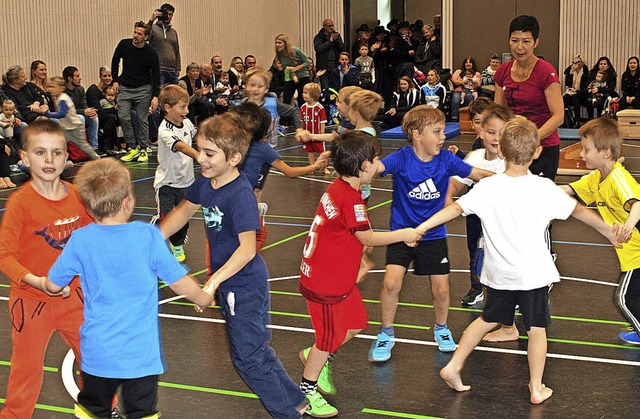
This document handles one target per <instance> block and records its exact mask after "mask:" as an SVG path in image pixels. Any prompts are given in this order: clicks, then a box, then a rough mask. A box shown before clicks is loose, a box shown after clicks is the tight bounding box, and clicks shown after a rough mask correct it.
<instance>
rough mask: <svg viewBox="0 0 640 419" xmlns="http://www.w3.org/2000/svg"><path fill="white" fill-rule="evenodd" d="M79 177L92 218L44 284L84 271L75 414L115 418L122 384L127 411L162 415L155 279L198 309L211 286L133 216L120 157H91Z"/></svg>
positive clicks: (58, 283)
mask: <svg viewBox="0 0 640 419" xmlns="http://www.w3.org/2000/svg"><path fill="white" fill-rule="evenodd" d="M75 182H76V186H77V188H78V193H79V194H80V198H81V199H82V201H83V203H84V204H85V206H86V208H87V210H88V211H89V213H90V214H91V215H92V216H93V217H94V219H95V223H94V224H91V225H89V226H87V227H84V228H81V229H79V230H77V231H75V232H74V234H73V236H72V237H71V239H70V240H69V241H68V242H67V244H66V246H65V248H64V250H63V252H62V254H61V255H60V257H58V260H56V262H55V263H54V264H53V266H52V267H51V269H50V270H49V275H48V277H49V278H48V280H47V289H48V290H49V291H50V292H53V293H55V292H60V291H61V290H62V289H63V287H65V286H67V284H69V282H70V281H71V280H72V279H73V278H74V277H76V276H80V282H81V283H82V289H83V290H84V294H85V297H86V298H85V312H84V314H85V316H84V322H83V323H82V327H81V329H80V335H81V337H82V343H81V347H80V350H81V353H82V363H81V365H80V367H81V370H82V381H83V383H84V387H83V389H82V391H80V394H79V395H78V403H77V404H76V406H75V414H76V417H78V418H88V419H89V418H90V419H93V418H96V417H99V418H108V417H110V414H111V403H112V400H113V397H114V395H115V393H116V391H117V389H118V387H120V386H122V399H123V402H124V406H125V408H126V410H127V411H126V414H127V417H130V418H142V417H147V418H150V417H159V415H158V412H157V410H156V403H157V389H158V374H162V373H163V372H164V365H163V361H162V354H161V351H162V349H161V342H160V332H159V324H158V278H160V279H162V281H163V282H165V283H166V284H168V285H169V287H170V288H171V289H172V290H173V291H174V292H175V293H177V294H179V295H185V297H186V298H187V299H189V300H191V301H193V302H194V303H196V304H197V305H198V306H199V307H200V308H203V307H206V306H208V305H209V304H211V302H212V301H213V290H212V288H211V287H209V288H208V289H206V291H207V292H205V291H203V290H201V289H200V287H199V286H198V285H197V283H196V282H195V280H194V279H193V278H192V277H191V276H189V275H186V269H185V268H184V267H182V266H181V265H180V264H179V263H178V262H177V261H176V260H175V259H174V258H173V257H172V255H171V253H170V252H169V250H168V249H167V246H166V244H165V241H164V239H163V238H162V235H161V234H160V231H159V230H158V229H157V228H155V227H154V226H151V225H149V224H147V223H142V222H138V221H134V222H131V223H130V222H129V218H130V217H131V214H132V213H133V207H134V199H133V184H132V183H131V175H130V173H129V171H128V170H127V168H126V167H124V165H123V164H122V163H120V162H119V161H117V160H114V159H104V160H99V161H96V162H91V163H88V164H86V165H85V166H83V167H82V168H81V169H80V171H79V172H78V175H77V176H76V179H75ZM96 243H100V246H99V247H98V246H96V245H95V244H96Z"/></svg>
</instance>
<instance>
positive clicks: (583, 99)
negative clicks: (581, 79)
mask: <svg viewBox="0 0 640 419" xmlns="http://www.w3.org/2000/svg"><path fill="white" fill-rule="evenodd" d="M598 72H602V73H604V74H606V80H607V90H610V91H612V92H615V89H616V83H617V82H618V73H616V70H615V68H613V65H612V64H611V60H609V57H606V56H602V57H600V58H598V61H597V62H596V64H595V65H594V66H593V67H592V68H591V70H590V71H589V76H588V81H587V87H588V85H589V84H590V83H591V82H592V81H594V80H595V79H596V76H597V74H598ZM577 95H578V100H579V101H580V105H582V106H585V107H586V108H587V117H588V118H589V119H591V118H593V109H594V108H593V107H592V106H587V105H588V103H587V102H588V100H589V96H590V95H591V92H589V89H588V88H586V89H584V90H580V91H578V93H577ZM616 96H617V94H616Z"/></svg>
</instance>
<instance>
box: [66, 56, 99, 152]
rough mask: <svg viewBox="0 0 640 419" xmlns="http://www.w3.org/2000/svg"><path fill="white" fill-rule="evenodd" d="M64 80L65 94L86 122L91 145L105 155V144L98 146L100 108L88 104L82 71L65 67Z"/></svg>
mask: <svg viewBox="0 0 640 419" xmlns="http://www.w3.org/2000/svg"><path fill="white" fill-rule="evenodd" d="M62 78H63V79H64V81H65V83H66V88H65V89H64V92H65V93H66V94H67V95H69V97H70V98H71V100H73V104H74V105H75V107H76V112H78V116H79V117H80V118H81V119H82V121H83V122H84V126H85V131H86V134H87V140H88V141H89V144H90V145H91V147H92V148H93V149H94V150H98V151H100V152H101V153H104V152H105V147H104V144H98V125H99V123H98V108H93V107H89V105H88V104H87V95H86V93H85V91H84V87H82V85H81V84H80V82H82V77H81V76H80V71H79V70H78V69H77V68H76V67H73V66H68V67H65V68H64V70H62Z"/></svg>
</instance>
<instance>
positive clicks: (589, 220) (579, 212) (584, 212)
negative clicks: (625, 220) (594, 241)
mask: <svg viewBox="0 0 640 419" xmlns="http://www.w3.org/2000/svg"><path fill="white" fill-rule="evenodd" d="M571 216H572V217H574V218H576V219H578V220H580V221H582V222H583V223H585V224H586V225H588V226H589V227H592V228H594V229H595V230H596V231H597V232H598V233H600V234H602V235H603V236H604V237H606V238H607V239H608V240H609V241H610V242H611V244H613V246H614V247H617V248H621V247H622V245H621V244H620V239H619V238H618V230H619V228H620V225H619V224H614V225H613V226H610V225H608V224H607V223H605V222H604V221H603V220H602V218H600V217H599V216H598V215H596V214H595V212H593V211H592V210H590V209H588V208H587V207H585V206H584V205H582V204H581V203H579V202H576V207H575V208H574V210H573V212H572V213H571Z"/></svg>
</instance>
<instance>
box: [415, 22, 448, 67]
mask: <svg viewBox="0 0 640 419" xmlns="http://www.w3.org/2000/svg"><path fill="white" fill-rule="evenodd" d="M413 61H414V64H415V66H416V67H418V70H420V71H422V72H423V73H424V74H427V72H428V71H429V70H430V69H432V68H435V69H440V68H442V44H441V43H440V39H438V37H437V36H436V34H435V32H434V28H433V25H430V24H427V25H424V26H423V27H422V39H421V40H420V42H419V43H418V46H417V47H416V54H415V55H414V57H413Z"/></svg>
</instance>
